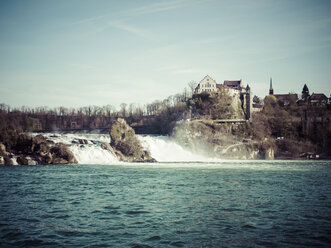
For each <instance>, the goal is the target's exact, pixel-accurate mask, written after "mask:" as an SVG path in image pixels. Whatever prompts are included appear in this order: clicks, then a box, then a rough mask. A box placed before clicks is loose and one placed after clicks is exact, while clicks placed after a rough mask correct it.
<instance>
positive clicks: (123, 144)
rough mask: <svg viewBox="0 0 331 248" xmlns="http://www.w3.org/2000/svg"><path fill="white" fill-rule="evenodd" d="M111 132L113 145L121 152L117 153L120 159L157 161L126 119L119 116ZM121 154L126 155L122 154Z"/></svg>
mask: <svg viewBox="0 0 331 248" xmlns="http://www.w3.org/2000/svg"><path fill="white" fill-rule="evenodd" d="M109 134H110V139H111V143H110V144H111V146H112V147H113V148H115V149H116V150H117V151H119V152H120V154H117V156H118V157H119V158H120V160H123V161H130V162H154V161H155V160H154V159H153V158H152V157H151V155H150V153H149V151H147V150H144V149H143V147H142V145H141V143H140V141H139V140H138V138H137V137H136V135H135V132H134V130H133V129H132V127H130V126H129V125H128V124H127V123H126V122H125V120H124V119H121V118H119V119H117V120H116V121H115V122H113V123H112V126H111V129H110V132H109ZM121 154H122V155H124V156H121Z"/></svg>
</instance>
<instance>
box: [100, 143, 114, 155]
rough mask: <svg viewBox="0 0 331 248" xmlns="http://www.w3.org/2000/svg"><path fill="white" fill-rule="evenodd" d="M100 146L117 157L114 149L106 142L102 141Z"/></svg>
mask: <svg viewBox="0 0 331 248" xmlns="http://www.w3.org/2000/svg"><path fill="white" fill-rule="evenodd" d="M101 148H102V149H104V150H107V151H109V152H110V153H111V154H112V155H113V156H114V157H117V155H116V153H115V151H114V149H113V148H112V147H111V145H110V144H109V143H106V142H104V143H102V144H101Z"/></svg>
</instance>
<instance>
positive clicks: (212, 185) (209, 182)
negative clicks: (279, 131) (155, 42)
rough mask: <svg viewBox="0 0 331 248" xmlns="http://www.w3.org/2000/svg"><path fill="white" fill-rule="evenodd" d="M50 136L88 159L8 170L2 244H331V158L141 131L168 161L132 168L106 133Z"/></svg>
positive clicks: (3, 183)
mask: <svg viewBox="0 0 331 248" xmlns="http://www.w3.org/2000/svg"><path fill="white" fill-rule="evenodd" d="M46 136H47V137H48V138H49V139H52V140H53V141H54V142H59V141H61V142H63V143H66V144H69V145H70V149H71V150H72V151H73V153H74V155H75V157H76V158H77V160H78V162H79V164H77V165H47V166H45V165H39V166H37V165H31V166H2V167H0V188H1V190H0V246H1V247H134V248H138V247H330V246H331V239H330V230H331V191H330V189H331V161H226V160H220V159H213V158H207V157H203V156H201V155H199V154H195V153H191V152H190V151H187V150H185V149H183V148H182V147H180V146H179V145H178V144H176V143H175V142H174V141H172V140H169V138H167V137H152V136H140V137H139V138H140V140H141V141H142V143H143V145H144V146H145V147H148V148H149V149H150V150H151V153H152V156H153V157H155V158H156V159H157V160H158V161H160V162H158V163H154V164H133V163H131V164H130V163H121V162H119V161H118V160H117V159H116V158H114V157H113V156H111V154H110V153H107V151H105V150H102V149H101V148H100V144H101V143H102V142H109V137H108V136H107V135H96V134H86V135H78V136H77V135H76V134H75V135H74V134H56V135H54V134H46ZM82 138H85V139H86V140H87V141H88V144H85V145H81V144H79V139H82Z"/></svg>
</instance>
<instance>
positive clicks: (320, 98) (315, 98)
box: [309, 93, 328, 105]
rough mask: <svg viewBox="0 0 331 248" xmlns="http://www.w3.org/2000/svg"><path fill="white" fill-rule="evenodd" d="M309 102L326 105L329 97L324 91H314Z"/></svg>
mask: <svg viewBox="0 0 331 248" xmlns="http://www.w3.org/2000/svg"><path fill="white" fill-rule="evenodd" d="M309 103H310V104H311V105H326V104H327V103H328V98H327V97H326V95H324V94H323V93H313V94H312V95H311V96H310V97H309Z"/></svg>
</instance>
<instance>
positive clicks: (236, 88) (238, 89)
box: [194, 75, 252, 120]
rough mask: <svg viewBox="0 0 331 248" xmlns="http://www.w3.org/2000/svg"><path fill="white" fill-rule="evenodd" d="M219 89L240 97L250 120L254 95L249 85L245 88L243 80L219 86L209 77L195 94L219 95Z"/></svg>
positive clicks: (247, 118)
mask: <svg viewBox="0 0 331 248" xmlns="http://www.w3.org/2000/svg"><path fill="white" fill-rule="evenodd" d="M219 88H223V89H225V90H227V92H228V93H229V95H232V96H235V95H239V97H240V100H241V106H242V108H243V111H244V113H245V117H246V120H249V119H250V117H251V113H252V93H251V89H250V87H249V85H248V84H247V86H246V87H244V86H243V84H242V81H241V80H235V81H229V80H225V81H224V83H223V84H218V83H216V81H215V80H214V79H212V78H211V77H210V76H209V75H207V76H205V77H204V78H203V79H202V80H201V81H200V83H199V84H198V85H197V87H196V88H195V91H194V93H195V94H201V93H203V92H207V93H213V92H214V93H217V91H218V89H219Z"/></svg>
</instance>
